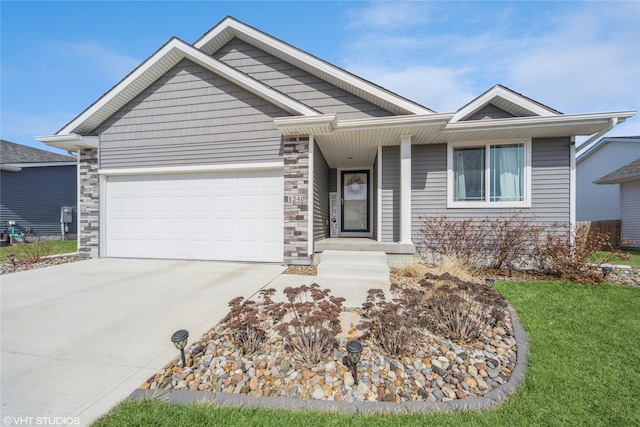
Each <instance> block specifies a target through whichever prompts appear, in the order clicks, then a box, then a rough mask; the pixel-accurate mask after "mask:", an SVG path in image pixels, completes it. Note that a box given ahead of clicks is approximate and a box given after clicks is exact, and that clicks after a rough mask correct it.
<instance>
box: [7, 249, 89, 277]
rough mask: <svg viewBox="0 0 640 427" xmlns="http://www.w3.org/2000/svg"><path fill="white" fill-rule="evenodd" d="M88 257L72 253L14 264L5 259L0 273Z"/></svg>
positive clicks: (32, 268) (43, 266) (48, 265)
mask: <svg viewBox="0 0 640 427" xmlns="http://www.w3.org/2000/svg"><path fill="white" fill-rule="evenodd" d="M86 259H88V257H87V256H84V255H79V254H72V255H53V256H49V257H47V258H46V259H44V260H43V261H40V262H17V261H16V265H15V266H14V265H13V264H12V263H11V262H10V261H5V262H4V264H2V265H0V275H2V274H10V273H17V272H19V271H27V270H34V269H36V268H45V267H51V266H53V265H60V264H67V263H70V262H76V261H84V260H86Z"/></svg>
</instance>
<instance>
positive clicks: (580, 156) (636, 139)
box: [576, 135, 640, 162]
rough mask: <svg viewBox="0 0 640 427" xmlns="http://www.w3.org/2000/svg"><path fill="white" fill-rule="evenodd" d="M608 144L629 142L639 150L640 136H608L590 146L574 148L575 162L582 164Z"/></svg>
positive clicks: (583, 145) (584, 145)
mask: <svg viewBox="0 0 640 427" xmlns="http://www.w3.org/2000/svg"><path fill="white" fill-rule="evenodd" d="M610 142H630V143H634V144H638V149H640V135H639V136H608V137H605V138H601V139H599V140H597V141H593V142H592V143H590V144H582V145H580V146H579V147H577V148H576V151H577V153H576V162H582V161H584V159H586V158H587V157H589V156H591V155H592V154H594V153H596V152H597V151H598V150H600V149H601V148H602V147H604V146H606V145H607V144H608V143H610Z"/></svg>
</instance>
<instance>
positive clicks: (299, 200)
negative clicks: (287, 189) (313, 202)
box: [287, 195, 307, 204]
mask: <svg viewBox="0 0 640 427" xmlns="http://www.w3.org/2000/svg"><path fill="white" fill-rule="evenodd" d="M287 203H295V204H303V203H307V196H304V195H296V196H287Z"/></svg>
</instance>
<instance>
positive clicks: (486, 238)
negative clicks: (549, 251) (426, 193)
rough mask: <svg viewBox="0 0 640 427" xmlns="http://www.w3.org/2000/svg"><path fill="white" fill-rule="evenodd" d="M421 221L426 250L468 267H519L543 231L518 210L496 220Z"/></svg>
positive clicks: (530, 218)
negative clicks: (510, 265)
mask: <svg viewBox="0 0 640 427" xmlns="http://www.w3.org/2000/svg"><path fill="white" fill-rule="evenodd" d="M421 219H422V221H423V222H422V228H421V229H420V234H421V235H422V241H423V244H424V247H425V248H426V249H428V250H430V251H432V252H435V253H437V254H439V255H440V256H442V257H445V258H455V259H458V260H460V261H461V262H462V263H463V264H466V265H469V266H471V265H479V266H485V267H492V268H504V267H506V266H507V265H509V264H518V263H520V262H521V261H522V259H523V258H524V257H525V256H526V255H527V254H528V253H529V252H530V249H531V247H532V243H533V242H534V241H535V240H537V239H539V237H540V233H541V232H542V231H543V230H544V227H543V226H539V225H535V224H534V223H533V221H534V219H535V217H532V216H525V215H524V214H523V213H522V212H521V211H514V212H513V213H512V214H511V215H509V216H508V217H502V216H501V217H499V218H495V219H491V218H488V217H486V218H484V219H473V218H468V219H463V220H452V219H449V218H447V217H446V216H440V217H428V218H424V217H423V218H421Z"/></svg>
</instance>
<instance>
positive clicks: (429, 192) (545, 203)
mask: <svg viewBox="0 0 640 427" xmlns="http://www.w3.org/2000/svg"><path fill="white" fill-rule="evenodd" d="M531 151H532V152H531V157H532V158H531V168H532V171H531V197H532V201H531V208H529V209H524V211H525V212H526V213H528V214H531V215H532V216H535V217H536V222H537V223H552V222H569V219H570V217H569V215H570V206H569V204H570V203H569V202H570V200H569V194H570V168H569V166H570V149H569V139H568V138H565V139H541V140H533V143H532V148H531ZM384 160H385V162H386V161H387V158H386V153H385V158H384ZM411 163H412V164H411V166H412V182H411V188H412V192H411V203H412V223H411V228H412V236H413V239H414V243H418V244H419V233H418V232H419V230H420V227H421V226H422V221H421V220H420V218H419V217H420V216H439V215H446V216H447V217H449V218H456V219H465V218H485V217H490V218H497V217H500V216H501V215H502V216H506V215H509V214H510V213H512V212H513V209H510V208H506V209H496V208H491V209H467V208H460V209H447V146H446V144H439V145H414V146H413V147H412V162H411ZM383 165H384V162H383ZM385 172H386V169H385Z"/></svg>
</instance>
